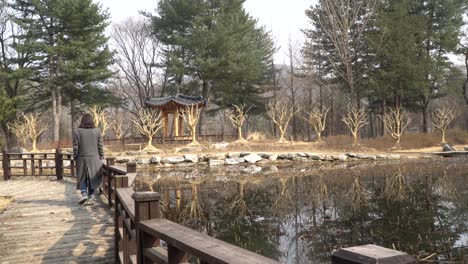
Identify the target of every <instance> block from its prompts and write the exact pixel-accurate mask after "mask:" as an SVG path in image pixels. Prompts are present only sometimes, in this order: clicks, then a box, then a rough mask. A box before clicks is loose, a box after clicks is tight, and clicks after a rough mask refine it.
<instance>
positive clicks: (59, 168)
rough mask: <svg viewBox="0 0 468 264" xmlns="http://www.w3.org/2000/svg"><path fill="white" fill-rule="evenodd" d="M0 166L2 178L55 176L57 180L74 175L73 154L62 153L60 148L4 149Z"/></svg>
mask: <svg viewBox="0 0 468 264" xmlns="http://www.w3.org/2000/svg"><path fill="white" fill-rule="evenodd" d="M2 167H3V179H4V180H10V179H11V177H18V176H32V177H43V176H56V177H57V179H59V180H60V179H63V177H75V161H74V160H73V154H71V153H62V152H61V151H60V149H56V150H55V152H53V153H46V152H43V153H10V152H8V151H7V150H5V149H4V150H3V151H2ZM66 171H68V173H65V172H66Z"/></svg>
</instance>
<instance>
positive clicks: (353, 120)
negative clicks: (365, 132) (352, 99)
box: [341, 105, 367, 146]
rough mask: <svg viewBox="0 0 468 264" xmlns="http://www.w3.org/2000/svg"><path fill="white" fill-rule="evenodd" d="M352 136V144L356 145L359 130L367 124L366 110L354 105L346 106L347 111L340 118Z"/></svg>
mask: <svg viewBox="0 0 468 264" xmlns="http://www.w3.org/2000/svg"><path fill="white" fill-rule="evenodd" d="M341 120H342V121H343V122H344V123H345V124H346V126H347V127H348V128H349V131H350V132H351V135H352V136H353V146H356V145H358V137H359V130H361V128H363V127H364V126H365V125H366V124H367V111H366V110H365V109H364V108H359V107H357V106H356V105H354V106H352V107H350V106H348V112H346V114H345V116H344V117H343V118H342V119H341Z"/></svg>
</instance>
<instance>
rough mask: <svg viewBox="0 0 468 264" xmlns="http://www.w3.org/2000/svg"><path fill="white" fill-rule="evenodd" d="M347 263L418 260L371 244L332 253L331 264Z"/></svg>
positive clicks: (413, 263) (410, 262)
mask: <svg viewBox="0 0 468 264" xmlns="http://www.w3.org/2000/svg"><path fill="white" fill-rule="evenodd" d="M349 263H356V264H364V263H401V264H416V263H418V261H417V260H416V258H414V257H413V256H411V255H409V254H407V253H404V252H401V251H397V250H393V249H389V248H384V247H380V246H377V245H372V244H369V245H363V246H356V247H349V248H342V249H339V250H337V251H335V252H334V253H333V256H332V264H349Z"/></svg>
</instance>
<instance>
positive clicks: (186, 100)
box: [145, 94, 206, 107]
mask: <svg viewBox="0 0 468 264" xmlns="http://www.w3.org/2000/svg"><path fill="white" fill-rule="evenodd" d="M171 102H174V103H176V104H179V105H183V106H190V105H199V104H203V105H205V104H206V99H205V98H203V97H202V96H189V95H183V94H176V95H174V96H165V97H158V98H150V99H148V100H146V101H145V104H146V105H147V106H150V107H164V106H165V105H168V104H170V103H171Z"/></svg>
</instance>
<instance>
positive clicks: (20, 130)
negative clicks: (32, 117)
mask: <svg viewBox="0 0 468 264" xmlns="http://www.w3.org/2000/svg"><path fill="white" fill-rule="evenodd" d="M8 129H9V130H10V131H11V132H12V133H13V134H14V135H15V136H16V138H17V139H18V140H19V141H20V142H21V145H22V146H23V147H24V148H27V147H28V140H29V135H28V127H27V125H26V124H25V123H24V122H23V121H21V120H19V119H17V120H14V121H12V122H10V123H8Z"/></svg>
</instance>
